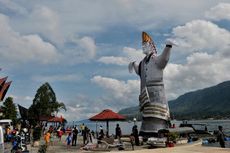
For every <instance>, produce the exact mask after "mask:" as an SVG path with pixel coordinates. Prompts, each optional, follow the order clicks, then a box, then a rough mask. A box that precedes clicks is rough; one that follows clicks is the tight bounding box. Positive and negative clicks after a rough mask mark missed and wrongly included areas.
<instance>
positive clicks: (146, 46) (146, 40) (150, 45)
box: [142, 32, 157, 56]
mask: <svg viewBox="0 0 230 153" xmlns="http://www.w3.org/2000/svg"><path fill="white" fill-rule="evenodd" d="M142 49H143V53H144V54H146V55H149V54H151V53H153V56H156V55H157V50H156V46H155V44H154V42H153V40H152V38H151V37H150V36H149V35H148V34H147V33H146V32H142Z"/></svg>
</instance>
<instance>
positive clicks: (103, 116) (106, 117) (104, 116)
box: [89, 109, 125, 136]
mask: <svg viewBox="0 0 230 153" xmlns="http://www.w3.org/2000/svg"><path fill="white" fill-rule="evenodd" d="M89 120H91V121H106V129H107V136H108V135H109V121H122V120H125V117H124V116H122V115H120V114H118V113H115V112H113V111H112V110H110V109H105V110H103V111H102V112H101V113H99V114H97V115H95V116H93V117H91V118H90V119H89Z"/></svg>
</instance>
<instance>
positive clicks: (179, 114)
mask: <svg viewBox="0 0 230 153" xmlns="http://www.w3.org/2000/svg"><path fill="white" fill-rule="evenodd" d="M169 108H170V112H171V113H172V114H173V116H174V117H175V118H177V119H203V118H223V117H228V118H229V117H230V81H226V82H223V83H220V84H218V85H216V86H213V87H209V88H205V89H202V90H197V91H193V92H189V93H186V94H184V95H182V96H180V97H178V98H177V99H175V100H172V101H169Z"/></svg>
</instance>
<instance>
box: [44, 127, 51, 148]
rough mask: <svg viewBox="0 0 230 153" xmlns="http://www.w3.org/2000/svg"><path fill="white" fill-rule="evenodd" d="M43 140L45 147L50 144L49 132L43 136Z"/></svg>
mask: <svg viewBox="0 0 230 153" xmlns="http://www.w3.org/2000/svg"><path fill="white" fill-rule="evenodd" d="M44 140H45V143H46V145H47V146H48V145H49V143H50V131H47V132H46V133H45V135H44Z"/></svg>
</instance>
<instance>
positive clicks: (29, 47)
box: [0, 14, 59, 64]
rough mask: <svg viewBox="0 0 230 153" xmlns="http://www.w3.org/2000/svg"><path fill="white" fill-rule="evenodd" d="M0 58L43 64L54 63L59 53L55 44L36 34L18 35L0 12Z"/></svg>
mask: <svg viewBox="0 0 230 153" xmlns="http://www.w3.org/2000/svg"><path fill="white" fill-rule="evenodd" d="M0 33H1V35H0V43H1V46H0V58H1V60H2V61H5V60H9V61H12V62H27V61H36V62H40V63H43V64H47V63H55V62H57V60H58V59H59V54H58V53H57V50H56V48H55V46H53V45H52V44H50V43H48V42H45V41H44V40H43V39H41V37H39V36H38V35H35V34H34V35H20V33H18V32H15V31H14V30H13V29H12V28H11V27H10V25H9V19H8V17H7V16H5V15H3V14H0Z"/></svg>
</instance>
